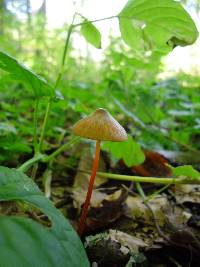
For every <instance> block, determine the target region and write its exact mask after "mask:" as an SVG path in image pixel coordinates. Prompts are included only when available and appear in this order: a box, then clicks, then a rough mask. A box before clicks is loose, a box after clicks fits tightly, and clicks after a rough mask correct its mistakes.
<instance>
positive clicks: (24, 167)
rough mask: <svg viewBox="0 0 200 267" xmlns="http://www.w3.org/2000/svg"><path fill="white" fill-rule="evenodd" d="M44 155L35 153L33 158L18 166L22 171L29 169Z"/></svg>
mask: <svg viewBox="0 0 200 267" xmlns="http://www.w3.org/2000/svg"><path fill="white" fill-rule="evenodd" d="M43 157H44V155H42V154H37V155H35V156H34V157H33V158H31V159H29V160H27V161H26V162H24V163H23V164H22V165H21V166H20V167H19V168H18V170H19V171H21V172H25V171H27V170H28V169H29V168H30V167H31V166H33V165H34V164H35V163H37V162H38V161H40V160H41V159H42V158H43Z"/></svg>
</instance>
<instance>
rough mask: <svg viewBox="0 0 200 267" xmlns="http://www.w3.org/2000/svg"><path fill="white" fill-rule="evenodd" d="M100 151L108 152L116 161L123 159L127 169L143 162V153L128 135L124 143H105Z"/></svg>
mask: <svg viewBox="0 0 200 267" xmlns="http://www.w3.org/2000/svg"><path fill="white" fill-rule="evenodd" d="M102 149H103V150H106V151H109V152H110V153H111V154H112V155H113V156H114V158H116V159H123V161H124V162H125V164H126V165H127V166H128V167H131V166H134V165H139V164H141V163H143V162H144V160H145V156H144V153H143V151H142V150H141V148H140V146H139V145H138V144H137V143H136V142H135V141H134V139H133V138H132V137H131V136H130V135H129V136H128V140H127V141H125V142H105V143H104V144H103V145H102Z"/></svg>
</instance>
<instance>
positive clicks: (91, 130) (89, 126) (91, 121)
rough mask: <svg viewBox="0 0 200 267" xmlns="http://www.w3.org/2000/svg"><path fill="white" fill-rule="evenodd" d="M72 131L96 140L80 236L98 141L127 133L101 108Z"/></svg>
mask: <svg viewBox="0 0 200 267" xmlns="http://www.w3.org/2000/svg"><path fill="white" fill-rule="evenodd" d="M72 131H73V133H74V134H75V135H78V136H81V137H84V138H88V139H93V140H96V148H95V157H94V161H93V166H92V173H91V177H90V181H89V186H88V191H87V195H86V199H85V203H84V206H83V210H82V213H81V217H80V221H79V226H78V231H77V232H78V234H79V236H81V235H82V234H83V232H84V229H85V222H86V217H87V213H88V208H89V205H90V199H91V196H92V190H93V186H94V180H95V176H96V172H97V169H98V165H99V156H100V143H101V141H113V142H121V141H125V140H127V134H126V131H125V130H124V128H123V127H122V126H121V125H120V124H119V123H118V122H117V121H116V120H115V119H114V118H113V117H112V116H111V114H110V113H109V112H107V111H106V110H105V109H103V108H99V109H97V110H96V111H95V112H93V113H92V114H91V115H89V116H87V117H86V118H84V119H81V120H80V121H78V122H77V123H76V124H75V125H74V126H73V129H72Z"/></svg>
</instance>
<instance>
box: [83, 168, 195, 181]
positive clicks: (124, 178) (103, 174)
mask: <svg viewBox="0 0 200 267" xmlns="http://www.w3.org/2000/svg"><path fill="white" fill-rule="evenodd" d="M87 172H88V171H87ZM88 173H89V172H88ZM97 175H99V176H100V177H104V178H108V179H114V180H121V181H130V182H140V183H155V184H170V183H171V184H200V179H199V180H192V179H188V178H187V179H186V178H173V177H172V178H160V177H159V178H157V177H141V176H131V175H122V174H114V173H106V172H97Z"/></svg>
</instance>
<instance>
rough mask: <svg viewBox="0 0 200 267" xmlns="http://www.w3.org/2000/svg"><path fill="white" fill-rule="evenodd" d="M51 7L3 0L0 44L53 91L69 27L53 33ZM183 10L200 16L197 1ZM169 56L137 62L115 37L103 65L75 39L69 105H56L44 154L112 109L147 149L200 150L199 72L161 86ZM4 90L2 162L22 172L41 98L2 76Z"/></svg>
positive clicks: (63, 86)
mask: <svg viewBox="0 0 200 267" xmlns="http://www.w3.org/2000/svg"><path fill="white" fill-rule="evenodd" d="M46 1H47V0H44V1H43V3H42V5H41V7H40V8H39V9H38V10H37V11H35V12H32V10H31V3H30V0H20V1H17V0H0V20H1V21H0V43H1V50H3V51H6V52H7V53H9V54H10V55H12V56H14V57H16V58H17V59H18V60H19V61H20V62H23V63H24V64H26V65H27V66H29V67H30V68H31V69H33V70H34V71H35V72H36V73H37V74H39V75H41V76H43V77H44V78H45V79H46V80H47V81H49V82H50V84H54V83H55V80H56V77H57V75H58V72H59V68H60V62H61V57H62V51H63V48H64V42H65V38H66V34H67V30H68V28H69V25H67V24H65V25H63V27H61V28H54V29H53V28H49V27H48V25H47V14H46ZM182 3H183V4H184V5H185V7H187V9H188V10H193V11H195V12H196V14H198V15H199V12H200V3H199V1H198V0H196V1H189V0H188V1H186V0H184V1H182ZM55 12H56V11H55ZM75 34H79V33H78V32H77V33H75ZM163 56H165V55H163V54H161V53H146V54H145V55H143V57H141V56H138V55H137V54H136V52H135V51H133V50H132V49H131V48H129V47H127V46H126V45H125V44H124V43H123V41H122V40H121V38H119V37H116V36H112V34H110V36H109V45H108V46H107V47H106V48H104V54H103V57H102V59H101V60H98V61H97V60H95V58H93V57H91V55H90V51H89V48H88V46H87V47H86V51H85V53H84V55H83V53H82V51H81V49H80V48H79V44H78V43H77V42H76V39H72V42H71V43H70V48H69V51H68V55H67V59H66V65H65V69H64V75H63V78H62V81H61V83H60V85H59V88H58V90H59V92H60V95H62V97H61V98H62V99H58V100H57V101H55V102H54V103H53V106H52V111H51V114H50V120H49V121H48V125H47V139H46V142H45V150H46V151H47V150H50V149H52V148H54V147H57V146H59V145H60V144H61V143H62V142H64V140H65V138H67V137H68V136H69V135H70V127H71V126H72V125H73V123H74V122H75V121H76V120H78V119H79V118H80V117H82V116H84V115H86V114H88V113H90V112H91V111H93V110H95V109H96V108H99V107H103V108H106V109H108V110H109V111H110V112H111V113H112V114H113V115H114V116H115V117H116V118H117V119H118V120H119V121H121V123H122V124H123V126H124V127H125V128H126V129H127V130H128V132H129V133H130V134H131V135H132V136H133V137H134V138H135V140H136V141H137V142H138V143H139V144H140V145H141V146H142V147H143V148H145V149H151V150H156V151H160V150H169V151H189V150H190V151H193V152H195V150H198V149H199V146H200V144H199V128H200V78H199V75H198V70H197V75H194V73H192V74H191V75H190V74H185V73H176V74H174V75H172V76H171V77H164V78H163V77H162V79H161V78H160V75H161V74H162V73H163V71H164V65H163V61H162V57H163ZM183 56H184V55H183ZM0 84H1V86H0V98H1V102H0V110H1V112H0V152H1V153H0V161H1V164H2V163H4V162H8V161H9V162H10V164H11V165H14V166H15V165H16V162H17V161H18V160H24V158H26V157H28V156H29V155H30V154H31V153H32V149H33V148H32V138H33V137H32V136H33V109H34V96H33V93H32V92H31V91H29V90H28V89H27V88H26V87H25V86H24V85H23V84H21V83H16V82H13V80H12V79H11V77H10V76H9V75H8V74H7V73H5V72H3V71H0ZM58 98H59V97H58ZM46 103H47V100H46V99H45V98H44V99H43V100H42V101H41V102H40V104H39V120H40V122H42V120H43V116H44V110H45V106H46Z"/></svg>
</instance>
